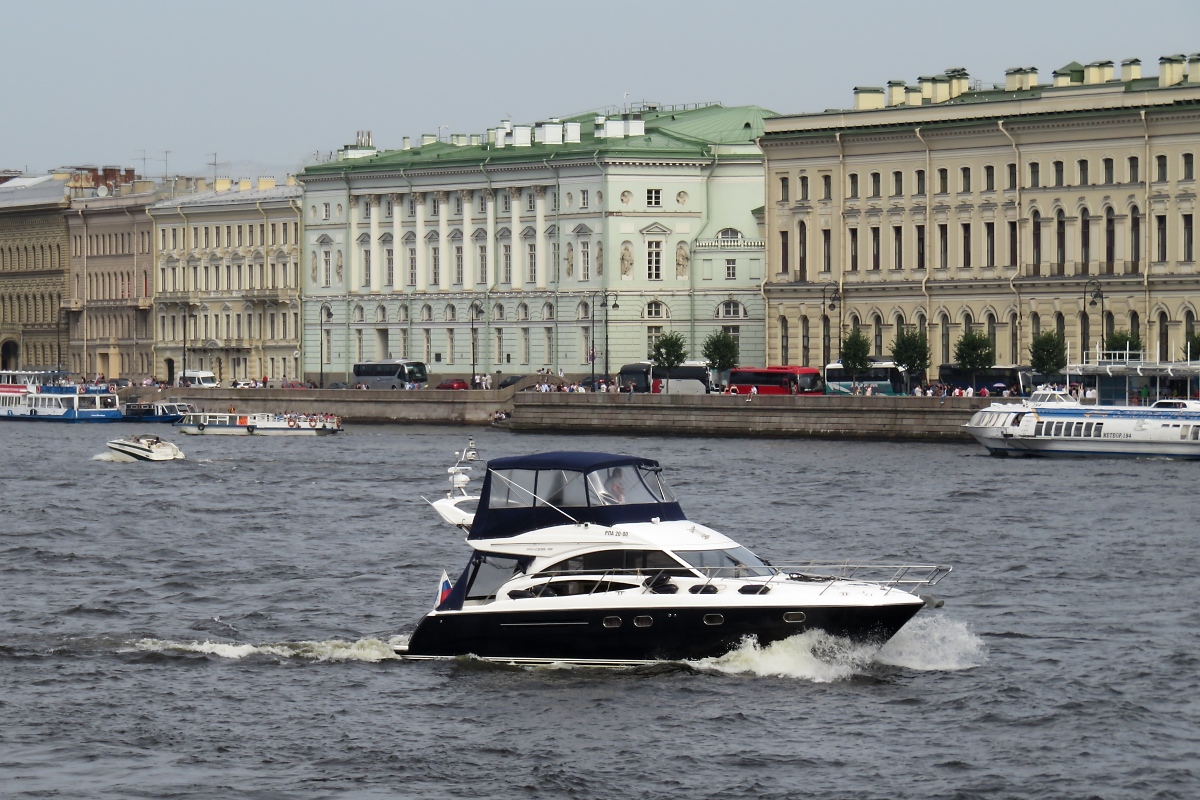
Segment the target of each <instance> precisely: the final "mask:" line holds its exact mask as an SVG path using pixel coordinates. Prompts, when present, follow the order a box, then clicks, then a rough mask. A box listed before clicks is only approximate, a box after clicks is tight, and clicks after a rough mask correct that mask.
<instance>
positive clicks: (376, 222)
mask: <svg viewBox="0 0 1200 800" xmlns="http://www.w3.org/2000/svg"><path fill="white" fill-rule="evenodd" d="M382 199H383V198H382V197H380V196H379V195H377V194H373V195H371V196H370V197H369V198H368V199H367V202H369V203H370V204H371V291H372V292H376V293H377V292H379V289H380V288H381V287H382V286H383V276H382V275H381V274H380V273H382V272H383V269H384V266H385V265H384V263H383V259H382V258H381V257H380V256H381V255H382V252H383V250H382V248H381V247H380V246H379V237H380V236H381V235H382V234H381V232H380V225H381V224H382V221H381V220H380V219H379V218H380V217H381V216H383V208H384V205H383V203H382V202H381V201H382Z"/></svg>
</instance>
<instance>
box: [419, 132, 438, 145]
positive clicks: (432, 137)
mask: <svg viewBox="0 0 1200 800" xmlns="http://www.w3.org/2000/svg"><path fill="white" fill-rule="evenodd" d="M436 141H437V134H436V133H422V134H421V146H422V147H424V146H425V145H427V144H433V143H434V142H436Z"/></svg>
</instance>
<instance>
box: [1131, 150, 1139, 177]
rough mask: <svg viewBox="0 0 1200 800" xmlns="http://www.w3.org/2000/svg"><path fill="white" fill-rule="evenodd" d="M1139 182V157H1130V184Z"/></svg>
mask: <svg viewBox="0 0 1200 800" xmlns="http://www.w3.org/2000/svg"><path fill="white" fill-rule="evenodd" d="M1138 180H1139V179H1138V157H1137V156H1130V157H1129V182H1130V183H1137V182H1138Z"/></svg>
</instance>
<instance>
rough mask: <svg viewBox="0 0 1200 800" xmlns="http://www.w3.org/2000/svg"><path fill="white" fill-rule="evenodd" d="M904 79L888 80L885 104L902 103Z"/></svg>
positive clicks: (895, 104) (896, 104) (894, 104)
mask: <svg viewBox="0 0 1200 800" xmlns="http://www.w3.org/2000/svg"><path fill="white" fill-rule="evenodd" d="M905 89H906V87H905V85H904V81H888V83H887V104H888V105H889V106H898V105H901V104H903V103H904V95H905Z"/></svg>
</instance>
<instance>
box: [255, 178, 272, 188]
mask: <svg viewBox="0 0 1200 800" xmlns="http://www.w3.org/2000/svg"><path fill="white" fill-rule="evenodd" d="M258 188H259V189H274V188H275V176H274V175H265V176H264V175H260V176H259V178H258Z"/></svg>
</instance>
